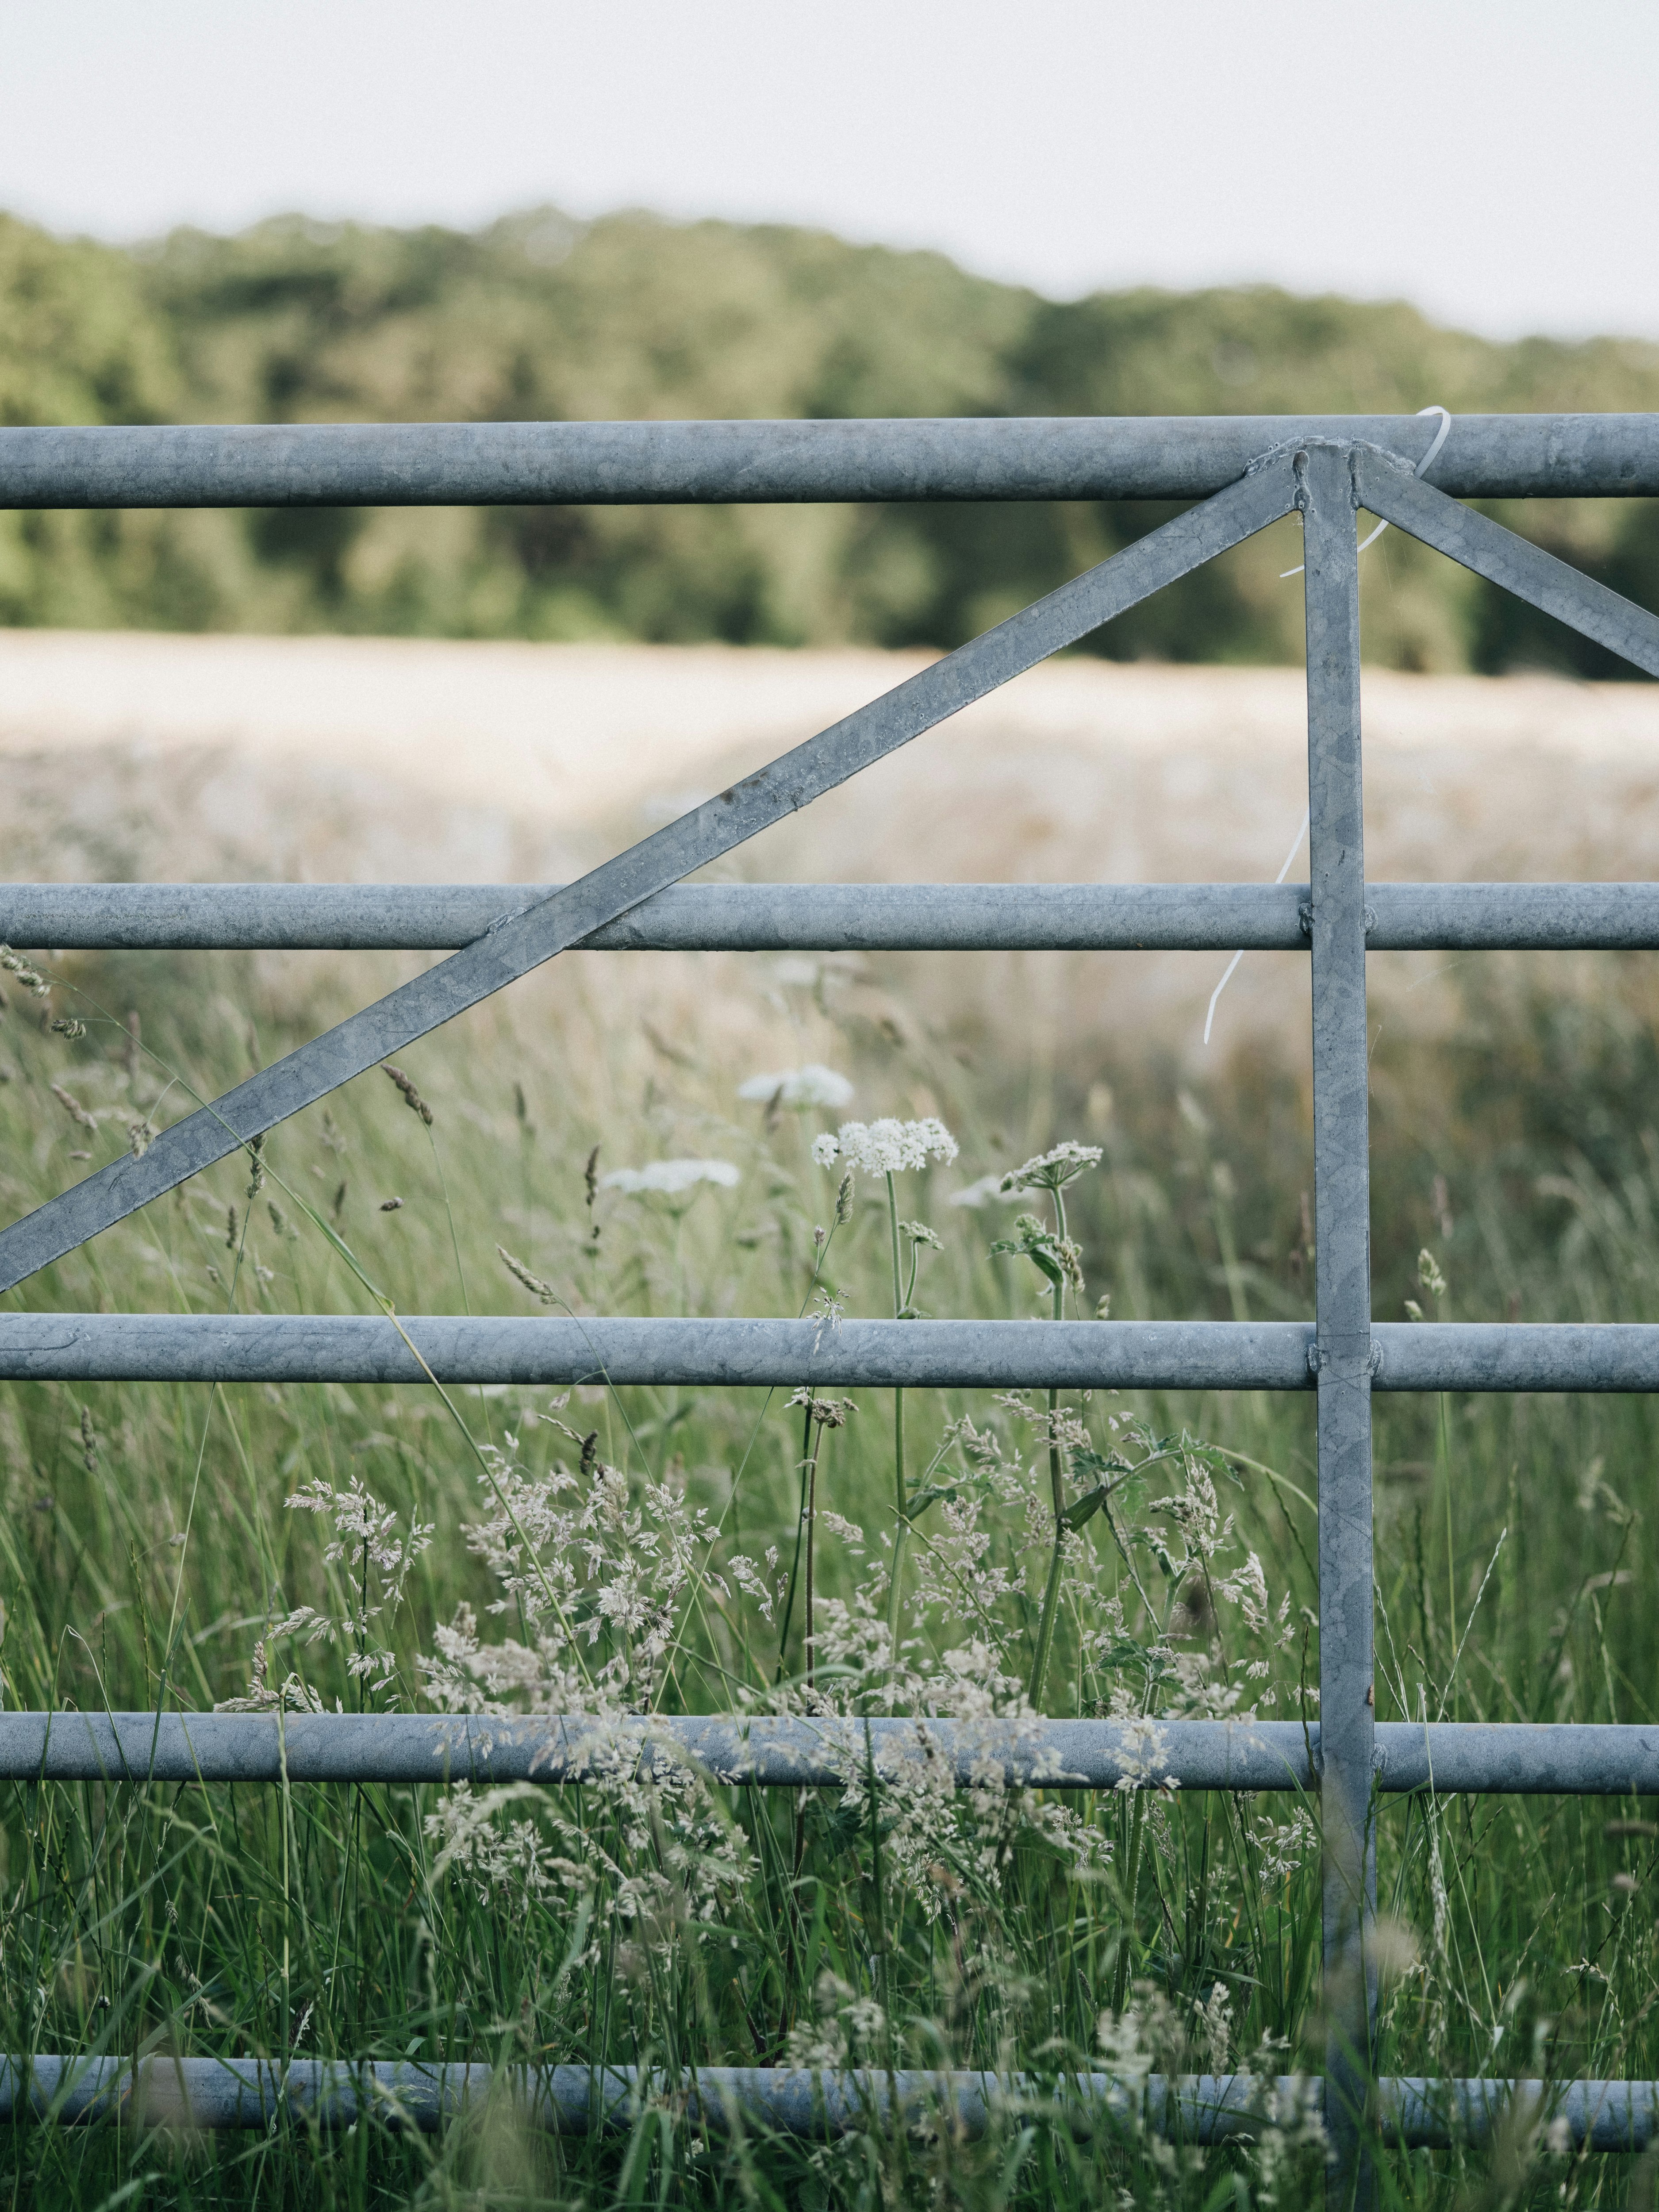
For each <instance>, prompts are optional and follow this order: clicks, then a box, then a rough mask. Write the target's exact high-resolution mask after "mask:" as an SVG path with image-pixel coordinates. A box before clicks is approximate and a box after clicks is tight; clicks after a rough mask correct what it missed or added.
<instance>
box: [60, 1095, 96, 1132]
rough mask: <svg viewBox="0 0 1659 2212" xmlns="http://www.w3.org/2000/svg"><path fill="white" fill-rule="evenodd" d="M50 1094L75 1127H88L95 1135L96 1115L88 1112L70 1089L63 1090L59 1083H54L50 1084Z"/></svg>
mask: <svg viewBox="0 0 1659 2212" xmlns="http://www.w3.org/2000/svg"><path fill="white" fill-rule="evenodd" d="M52 1097H54V1098H55V1099H56V1100H57V1101H58V1104H59V1105H60V1106H61V1107H62V1108H63V1109H64V1112H65V1113H66V1114H67V1115H69V1117H70V1121H73V1122H74V1123H76V1126H77V1127H79V1128H82V1129H90V1130H91V1131H92V1133H93V1134H94V1136H96V1135H97V1133H98V1121H97V1117H96V1116H95V1115H91V1114H88V1111H87V1109H86V1108H85V1107H84V1106H83V1105H82V1103H81V1102H80V1100H79V1099H78V1098H77V1097H76V1096H75V1093H74V1092H73V1091H65V1090H64V1086H63V1085H62V1084H61V1083H54V1084H53V1085H52Z"/></svg>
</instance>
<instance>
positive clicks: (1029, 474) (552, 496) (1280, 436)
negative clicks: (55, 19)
mask: <svg viewBox="0 0 1659 2212" xmlns="http://www.w3.org/2000/svg"><path fill="white" fill-rule="evenodd" d="M1435 428H1436V425H1435V423H1434V422H1433V421H1432V420H1431V419H1429V418H1426V417H1425V416H1414V415H1322V416H1283V415H1222V416H1214V415H1212V416H1203V415H1181V416H1120V417H1116V418H1113V417H1111V416H1035V417H1033V416H1026V417H1023V418H1022V417H1019V416H1011V417H1003V416H999V417H996V418H994V419H990V420H986V419H978V420H975V419H972V418H967V419H952V420H945V421H941V420H933V421H928V420H925V419H915V420H905V421H898V422H893V421H888V422H880V421H873V422H394V423H305V424H283V423H269V424H268V423H234V424H211V425H200V426H196V425H192V426H188V427H173V426H166V427H158V428H150V427H142V428H61V429H60V428H41V429H36V428H24V429H8V430H0V507H471V506H513V505H519V506H523V505H526V504H528V505H535V506H542V505H553V506H567V505H577V506H588V507H592V506H617V505H629V506H631V505H635V504H647V505H651V506H671V505H677V504H682V503H684V502H688V501H692V502H708V503H714V504H718V505H728V504H737V505H743V504H750V503H753V502H757V501H760V502H778V501H781V502H793V501H819V500H823V501H845V500H860V501H865V500H867V501H893V500H898V501H910V500H959V499H969V500H1006V499H1045V500H1046V499H1204V498H1206V497H1208V496H1209V495H1212V493H1215V492H1218V491H1220V490H1221V489H1224V487H1225V486H1226V485H1228V484H1230V483H1233V482H1234V481H1235V480H1236V479H1237V477H1241V476H1242V475H1243V473H1244V471H1245V470H1246V469H1247V468H1248V467H1249V465H1251V463H1252V462H1254V461H1255V459H1257V458H1258V457H1259V456H1260V455H1261V454H1262V453H1267V452H1268V451H1270V450H1272V449H1273V448H1274V447H1280V446H1284V445H1286V444H1297V443H1301V442H1303V441H1306V440H1309V439H1327V440H1331V439H1334V440H1340V441H1345V442H1346V441H1362V442H1364V443H1366V444H1370V445H1373V446H1376V447H1383V448H1384V449H1386V450H1387V451H1388V452H1389V453H1396V454H1399V455H1401V457H1402V458H1403V459H1405V460H1406V461H1407V462H1408V463H1411V464H1413V465H1415V464H1416V463H1418V462H1419V461H1421V460H1422V459H1423V458H1424V456H1425V454H1426V453H1427V452H1428V449H1429V446H1430V443H1431V441H1432V438H1433V435H1434V432H1435ZM1432 474H1433V478H1434V481H1435V483H1437V484H1441V485H1443V487H1444V488H1445V489H1446V490H1447V491H1449V492H1453V493H1455V494H1456V495H1458V496H1459V497H1460V498H1465V499H1499V498H1512V499H1519V498H1534V497H1535V498H1545V499H1562V498H1569V497H1577V498H1620V497H1631V496H1640V497H1650V496H1652V495H1655V494H1659V418H1656V417H1655V416H1652V415H1460V416H1458V418H1457V420H1456V422H1455V425H1454V426H1453V429H1452V433H1451V435H1450V437H1449V440H1448V441H1447V442H1446V444H1445V446H1444V447H1443V449H1442V450H1441V452H1440V453H1438V454H1437V457H1436V459H1435V462H1434V466H1433V471H1432Z"/></svg>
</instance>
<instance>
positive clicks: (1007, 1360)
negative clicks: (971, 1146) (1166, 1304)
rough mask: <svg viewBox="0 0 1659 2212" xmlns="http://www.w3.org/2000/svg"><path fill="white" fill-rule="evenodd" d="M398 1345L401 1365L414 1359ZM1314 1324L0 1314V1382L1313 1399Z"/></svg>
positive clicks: (1472, 1356) (1426, 1334)
mask: <svg viewBox="0 0 1659 2212" xmlns="http://www.w3.org/2000/svg"><path fill="white" fill-rule="evenodd" d="M1371 1335H1372V1339H1373V1346H1374V1348H1373V1360H1374V1373H1373V1376H1372V1388H1373V1389H1377V1390H1436V1391H1437V1390H1471V1391H1474V1390H1551V1391H1567V1390H1571V1391H1619V1390H1639V1391H1646V1390H1659V1323H1652V1322H1377V1323H1376V1324H1375V1325H1374V1327H1373V1328H1372V1330H1371ZM411 1347H412V1349H411ZM1314 1354H1315V1330H1314V1326H1313V1324H1312V1323H1311V1322H1291V1321H1280V1322H1270V1321H1261V1322H1227V1321H1212V1322H1188V1321H1124V1322H1117V1321H1107V1322H1069V1321H1068V1322H1054V1321H1040V1322H1038V1321H910V1322H891V1321H843V1322H842V1323H841V1324H840V1325H839V1327H835V1326H832V1325H831V1324H829V1322H820V1321H745V1320H726V1321H711V1320H676V1319H667V1320H661V1321H641V1320H638V1319H635V1318H632V1317H625V1318H622V1319H617V1318H614V1317H611V1316H604V1317H599V1316H595V1317H593V1318H592V1319H589V1318H586V1317H580V1316H579V1317H577V1318H574V1319H573V1318H570V1317H568V1316H550V1317H548V1318H546V1319H542V1318H538V1317H535V1316H512V1315H508V1316H501V1315H471V1316H460V1315H423V1316H402V1317H400V1318H399V1320H398V1322H396V1323H395V1324H394V1323H393V1322H391V1321H388V1320H385V1319H383V1318H382V1317H380V1316H378V1315H369V1314H87V1313H23V1314H16V1313H13V1314H3V1315H0V1382H11V1383H143V1382H154V1383H424V1382H430V1381H436V1382H440V1383H513V1384H517V1385H519V1386H520V1388H526V1389H535V1388H538V1387H540V1386H542V1385H552V1384H561V1383H599V1382H605V1383H614V1384H617V1385H621V1384H624V1383H629V1384H633V1383H673V1384H685V1385H690V1386H694V1387H696V1386H707V1387H708V1388H710V1389H716V1388H718V1389H766V1388H777V1387H784V1388H793V1386H794V1385H795V1384H797V1383H807V1382H811V1383H813V1384H815V1385H817V1386H818V1387H821V1388H823V1389H857V1388H864V1389H917V1390H922V1389H955V1390H1026V1389H1061V1390H1310V1389H1313V1387H1314V1383H1315V1370H1314V1365H1313V1360H1314Z"/></svg>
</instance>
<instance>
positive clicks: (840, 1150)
mask: <svg viewBox="0 0 1659 2212" xmlns="http://www.w3.org/2000/svg"><path fill="white" fill-rule="evenodd" d="M956 1156H957V1140H956V1139H955V1138H954V1137H953V1136H952V1135H951V1132H950V1131H949V1130H948V1129H947V1128H946V1127H945V1124H944V1122H943V1121H939V1120H938V1119H937V1118H936V1117H935V1116H934V1115H931V1114H930V1115H928V1116H927V1120H926V1121H895V1120H894V1118H893V1117H892V1115H883V1117H882V1119H881V1120H880V1121H843V1122H842V1125H841V1127H840V1128H839V1129H837V1130H836V1133H835V1135H834V1136H833V1137H818V1138H816V1139H814V1140H813V1144H812V1158H814V1159H815V1160H816V1161H817V1164H818V1165H819V1166H820V1167H821V1168H828V1167H833V1166H834V1165H835V1164H836V1161H837V1160H845V1161H846V1163H847V1164H848V1167H852V1168H862V1169H863V1170H864V1172H865V1173H866V1175H900V1174H902V1172H903V1171H904V1170H906V1169H907V1168H925V1167H926V1166H927V1163H928V1161H929V1160H945V1161H950V1160H953V1159H955V1158H956Z"/></svg>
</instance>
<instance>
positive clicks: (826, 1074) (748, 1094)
mask: <svg viewBox="0 0 1659 2212" xmlns="http://www.w3.org/2000/svg"><path fill="white" fill-rule="evenodd" d="M738 1097H739V1098H751V1099H755V1100H757V1102H758V1103H761V1104H762V1105H765V1104H768V1103H770V1102H771V1101H772V1100H774V1099H775V1100H776V1101H777V1103H778V1104H779V1105H780V1106H803V1107H804V1106H846V1105H849V1104H850V1103H852V1097H853V1086H852V1085H851V1084H850V1083H849V1082H848V1079H847V1078H846V1077H845V1076H844V1075H837V1073H836V1071H835V1069H834V1068H833V1067H824V1066H821V1065H820V1064H819V1062H818V1061H817V1060H809V1061H808V1062H807V1064H806V1066H805V1067H786V1068H782V1069H781V1070H780V1071H779V1073H777V1074H775V1075H751V1076H750V1078H749V1080H748V1081H747V1082H746V1083H740V1084H739V1085H738Z"/></svg>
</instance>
